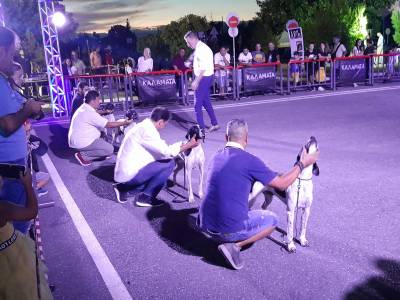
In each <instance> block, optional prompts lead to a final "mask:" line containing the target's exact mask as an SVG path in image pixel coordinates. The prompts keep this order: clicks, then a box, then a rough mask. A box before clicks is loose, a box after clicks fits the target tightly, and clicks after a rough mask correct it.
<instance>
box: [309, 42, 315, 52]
mask: <svg viewBox="0 0 400 300" xmlns="http://www.w3.org/2000/svg"><path fill="white" fill-rule="evenodd" d="M314 48H315V44H314V43H310V45H308V51H310V52H313V51H314Z"/></svg>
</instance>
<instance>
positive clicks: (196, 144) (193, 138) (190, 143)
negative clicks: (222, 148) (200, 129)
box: [187, 137, 200, 149]
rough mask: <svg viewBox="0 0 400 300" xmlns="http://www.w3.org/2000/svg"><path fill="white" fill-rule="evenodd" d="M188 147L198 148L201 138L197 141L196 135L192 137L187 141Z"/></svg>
mask: <svg viewBox="0 0 400 300" xmlns="http://www.w3.org/2000/svg"><path fill="white" fill-rule="evenodd" d="M187 145H188V147H189V148H190V149H191V148H196V147H197V146H198V145H200V140H197V141H196V138H195V137H192V139H191V140H190V141H189V142H187Z"/></svg>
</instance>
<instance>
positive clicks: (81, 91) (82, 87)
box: [71, 81, 89, 119]
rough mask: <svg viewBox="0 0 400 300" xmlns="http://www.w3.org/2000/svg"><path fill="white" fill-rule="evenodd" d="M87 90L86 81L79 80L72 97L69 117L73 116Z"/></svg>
mask: <svg viewBox="0 0 400 300" xmlns="http://www.w3.org/2000/svg"><path fill="white" fill-rule="evenodd" d="M88 90H89V87H88V85H87V83H86V82H84V81H80V82H79V83H78V87H77V91H76V94H75V96H74V98H73V99H72V106H71V119H72V117H73V116H74V114H75V112H76V111H77V109H78V108H79V107H80V106H81V105H82V104H83V102H84V98H85V93H86V92H87V91H88Z"/></svg>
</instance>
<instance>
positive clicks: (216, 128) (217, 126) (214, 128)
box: [208, 125, 220, 132]
mask: <svg viewBox="0 0 400 300" xmlns="http://www.w3.org/2000/svg"><path fill="white" fill-rule="evenodd" d="M219 128H220V127H219V125H213V126H211V127H210V128H208V132H213V131H217V130H218V129H219Z"/></svg>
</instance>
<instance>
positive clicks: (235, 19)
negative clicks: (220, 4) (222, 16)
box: [226, 12, 240, 28]
mask: <svg viewBox="0 0 400 300" xmlns="http://www.w3.org/2000/svg"><path fill="white" fill-rule="evenodd" d="M239 23H240V18H239V16H238V14H237V13H233V12H232V13H229V14H228V16H227V17H226V25H228V26H229V28H236V27H238V25H239Z"/></svg>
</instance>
